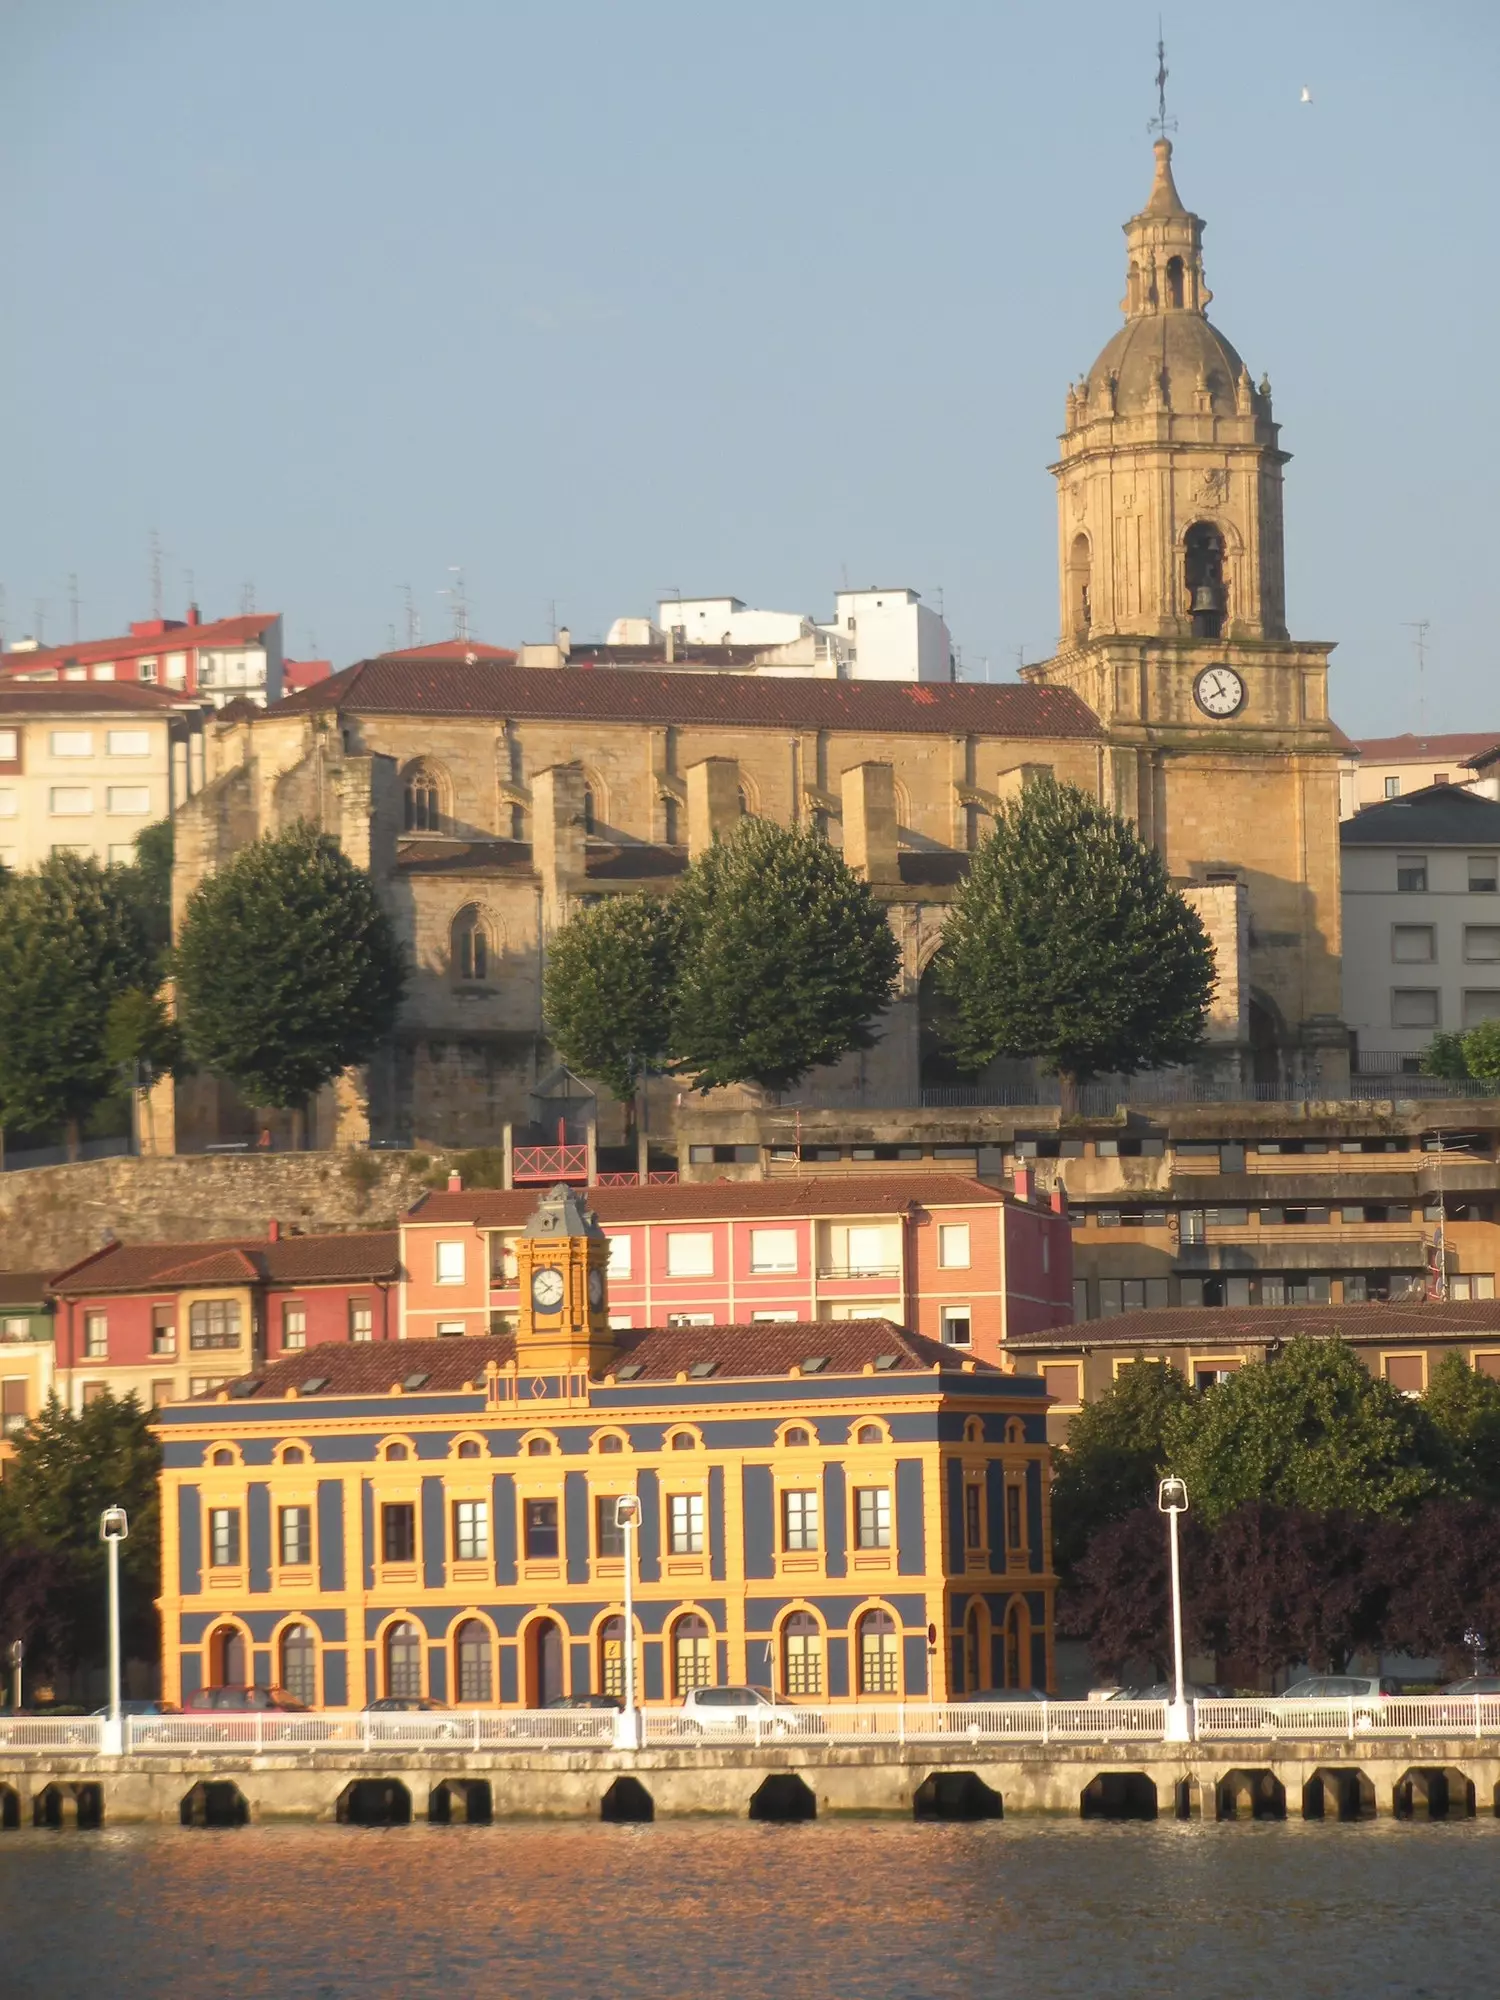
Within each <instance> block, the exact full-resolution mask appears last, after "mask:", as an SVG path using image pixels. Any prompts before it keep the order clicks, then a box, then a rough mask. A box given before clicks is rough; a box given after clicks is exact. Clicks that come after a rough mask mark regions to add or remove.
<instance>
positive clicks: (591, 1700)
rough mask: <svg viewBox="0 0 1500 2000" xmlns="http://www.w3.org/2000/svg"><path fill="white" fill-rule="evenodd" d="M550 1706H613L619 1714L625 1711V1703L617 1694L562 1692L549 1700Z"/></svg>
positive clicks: (548, 1705) (548, 1704)
mask: <svg viewBox="0 0 1500 2000" xmlns="http://www.w3.org/2000/svg"><path fill="white" fill-rule="evenodd" d="M546 1706H547V1707H548V1708H612V1709H613V1710H614V1711H615V1713H616V1714H617V1715H619V1714H622V1713H623V1712H624V1708H625V1704H624V1702H623V1701H622V1700H621V1699H620V1697H619V1696H618V1695H617V1694H560V1695H557V1696H555V1697H554V1699H553V1700H551V1701H549V1702H548V1703H547V1704H546Z"/></svg>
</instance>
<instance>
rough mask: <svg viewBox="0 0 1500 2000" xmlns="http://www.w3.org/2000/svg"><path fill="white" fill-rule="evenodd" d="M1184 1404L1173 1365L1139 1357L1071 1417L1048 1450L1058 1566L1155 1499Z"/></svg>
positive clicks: (1185, 1392)
mask: <svg viewBox="0 0 1500 2000" xmlns="http://www.w3.org/2000/svg"><path fill="white" fill-rule="evenodd" d="M1191 1401H1192V1391H1191V1390H1190V1389H1189V1388H1188V1385H1187V1383H1186V1382H1185V1381H1184V1379H1183V1377H1182V1376H1181V1375H1180V1374H1179V1373H1178V1371H1177V1370H1176V1369H1175V1368H1170V1367H1168V1366H1167V1364H1166V1363H1165V1362H1163V1361H1138V1362H1135V1363H1134V1364H1133V1365H1132V1366H1131V1367H1129V1368H1122V1369H1121V1370H1120V1373H1119V1375H1118V1376H1117V1377H1116V1378H1115V1381H1114V1382H1113V1383H1112V1384H1111V1386H1110V1387H1109V1388H1108V1389H1106V1390H1105V1392H1104V1394H1103V1395H1102V1396H1100V1397H1098V1398H1096V1400H1095V1401H1094V1402H1092V1403H1085V1405H1084V1406H1083V1408H1082V1409H1081V1410H1080V1411H1079V1412H1078V1414H1077V1416H1076V1417H1074V1419H1073V1422H1072V1427H1071V1428H1070V1430H1069V1432H1068V1441H1067V1444H1066V1446H1065V1447H1064V1448H1063V1449H1061V1450H1060V1451H1058V1452H1057V1453H1055V1454H1054V1471H1055V1479H1054V1483H1053V1488H1052V1540H1053V1549H1054V1553H1055V1555H1056V1559H1057V1566H1058V1568H1059V1570H1062V1571H1067V1570H1069V1569H1071V1568H1072V1566H1073V1564H1074V1563H1075V1562H1076V1561H1077V1560H1078V1559H1079V1557H1080V1556H1081V1555H1082V1553H1083V1551H1084V1549H1085V1548H1086V1547H1087V1546H1088V1545H1089V1543H1090V1542H1091V1540H1092V1538H1093V1537H1094V1536H1095V1535H1096V1534H1097V1533H1098V1531H1099V1529H1100V1528H1102V1527H1103V1526H1104V1525H1105V1524H1106V1523H1108V1522H1111V1521H1118V1520H1122V1519H1123V1518H1124V1517H1125V1516H1126V1515H1127V1514H1129V1513H1131V1512H1132V1510H1133V1509H1135V1508H1137V1507H1141V1506H1144V1505H1145V1504H1146V1503H1147V1502H1148V1501H1154V1500H1155V1497H1156V1482H1157V1479H1158V1478H1159V1476H1160V1474H1161V1472H1162V1471H1163V1469H1164V1468H1165V1465H1166V1451H1167V1434H1168V1430H1169V1428H1170V1426H1171V1424H1172V1423H1173V1421H1174V1419H1175V1418H1176V1417H1177V1415H1178V1413H1179V1412H1180V1411H1181V1410H1183V1409H1184V1408H1185V1407H1187V1406H1188V1405H1189V1404H1190V1402H1191ZM1127 1650H1128V1648H1127Z"/></svg>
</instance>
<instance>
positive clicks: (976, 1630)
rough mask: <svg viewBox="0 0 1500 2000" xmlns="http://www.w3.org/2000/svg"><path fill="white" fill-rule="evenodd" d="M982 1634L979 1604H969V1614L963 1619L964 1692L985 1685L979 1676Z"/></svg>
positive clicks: (982, 1666) (981, 1657)
mask: <svg viewBox="0 0 1500 2000" xmlns="http://www.w3.org/2000/svg"><path fill="white" fill-rule="evenodd" d="M983 1636H984V1631H983V1626H982V1624H981V1613H980V1609H979V1606H978V1605H977V1604H971V1605H970V1606H969V1615H968V1617H967V1618H965V1620H964V1692H965V1693H966V1694H974V1693H976V1692H977V1691H978V1690H979V1689H980V1688H982V1687H983V1686H984V1685H985V1683H984V1681H983V1679H982V1678H981V1676H982V1674H983V1672H984V1649H983Z"/></svg>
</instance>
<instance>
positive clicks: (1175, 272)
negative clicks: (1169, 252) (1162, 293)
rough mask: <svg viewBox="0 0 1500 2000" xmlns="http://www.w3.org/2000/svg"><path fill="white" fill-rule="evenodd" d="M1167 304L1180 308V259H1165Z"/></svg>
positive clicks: (1179, 309)
mask: <svg viewBox="0 0 1500 2000" xmlns="http://www.w3.org/2000/svg"><path fill="white" fill-rule="evenodd" d="M1167 304H1168V305H1169V306H1174V307H1176V309H1177V310H1178V311H1179V312H1180V311H1181V310H1182V259H1181V258H1180V257H1169V258H1168V259H1167Z"/></svg>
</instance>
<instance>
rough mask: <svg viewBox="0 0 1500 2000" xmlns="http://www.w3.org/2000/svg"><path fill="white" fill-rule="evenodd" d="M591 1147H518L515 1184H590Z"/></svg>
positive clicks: (513, 1156) (513, 1168)
mask: <svg viewBox="0 0 1500 2000" xmlns="http://www.w3.org/2000/svg"><path fill="white" fill-rule="evenodd" d="M588 1171H589V1149H588V1147H587V1146H517V1147H515V1148H514V1150H513V1151H512V1153H511V1179H512V1180H515V1181H569V1180H573V1181H577V1180H587V1178H588Z"/></svg>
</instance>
